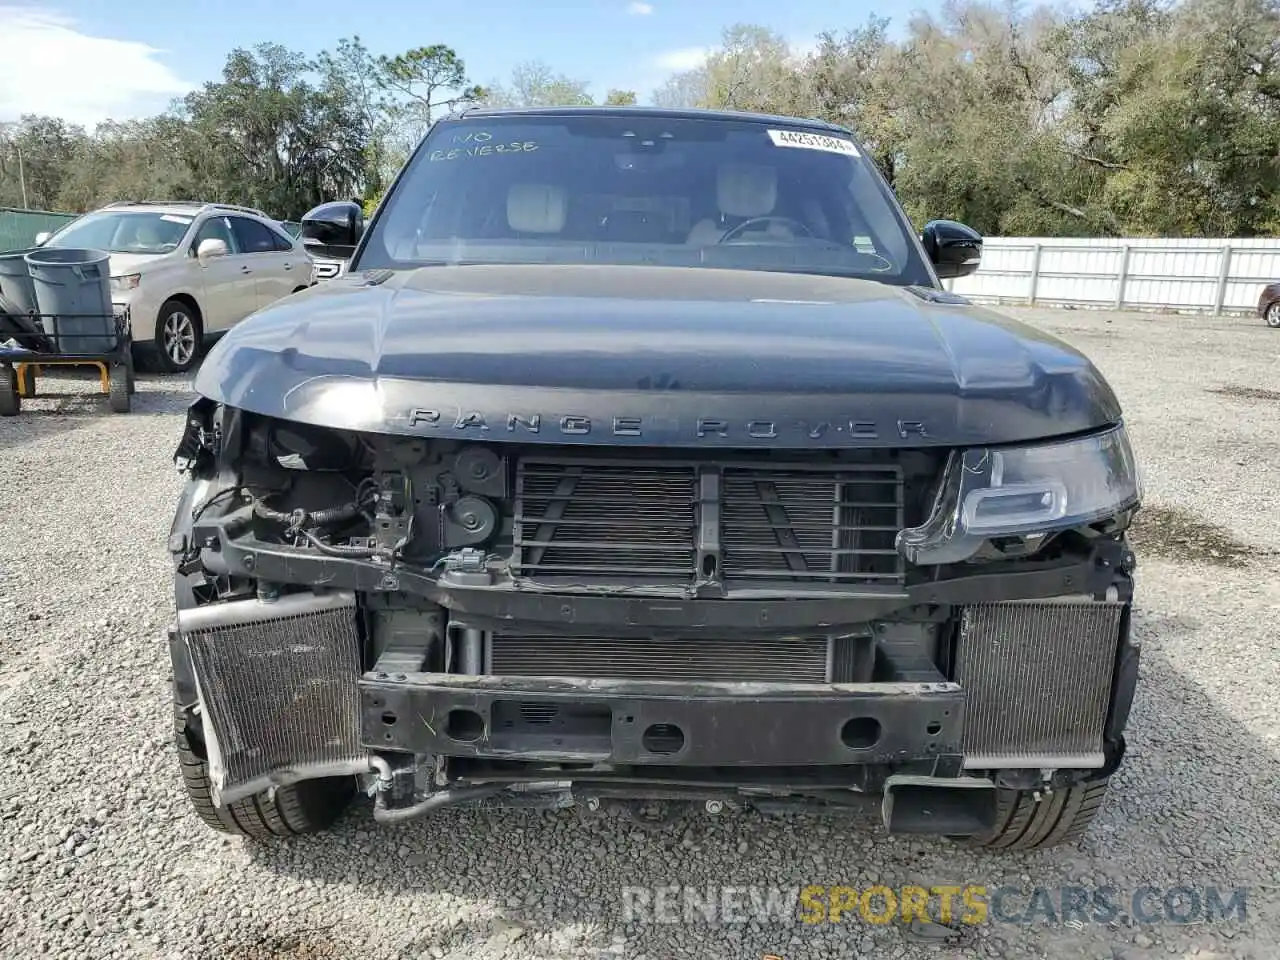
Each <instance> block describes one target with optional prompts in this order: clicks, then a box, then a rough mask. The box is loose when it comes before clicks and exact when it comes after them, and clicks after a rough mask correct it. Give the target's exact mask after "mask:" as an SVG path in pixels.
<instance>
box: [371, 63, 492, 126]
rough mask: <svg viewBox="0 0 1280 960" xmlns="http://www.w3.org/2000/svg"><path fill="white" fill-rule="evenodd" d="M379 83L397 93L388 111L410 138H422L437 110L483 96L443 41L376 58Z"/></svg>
mask: <svg viewBox="0 0 1280 960" xmlns="http://www.w3.org/2000/svg"><path fill="white" fill-rule="evenodd" d="M377 65H378V69H379V74H378V77H377V82H378V85H379V86H381V88H382V89H383V90H386V91H389V92H392V93H394V94H396V95H398V98H399V99H398V100H396V101H395V102H393V104H392V106H391V107H390V112H391V114H392V116H393V118H394V119H395V120H396V121H398V122H399V123H400V124H401V125H402V126H403V127H405V128H407V132H408V135H409V137H410V139H411V140H412V141H413V142H417V141H418V140H420V139H421V138H422V135H423V134H424V133H425V132H426V130H427V128H428V127H430V126H431V123H432V121H433V120H434V119H435V116H436V113H437V111H439V110H441V109H445V110H449V109H452V108H454V107H457V106H460V105H462V104H466V103H473V102H475V101H478V100H482V99H484V96H485V91H484V89H483V88H481V87H479V86H475V85H473V84H471V83H470V82H469V81H468V79H467V67H466V63H465V62H464V61H463V60H462V58H461V57H459V56H458V55H457V53H455V52H454V51H453V49H452V48H450V47H447V46H445V45H444V44H442V43H436V44H432V45H431V46H428V47H417V48H416V49H413V50H409V51H407V52H405V53H402V54H399V55H397V56H394V57H388V56H385V55H384V56H380V57H378V60H377Z"/></svg>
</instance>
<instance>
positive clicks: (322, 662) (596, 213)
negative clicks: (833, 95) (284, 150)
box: [169, 108, 1141, 848]
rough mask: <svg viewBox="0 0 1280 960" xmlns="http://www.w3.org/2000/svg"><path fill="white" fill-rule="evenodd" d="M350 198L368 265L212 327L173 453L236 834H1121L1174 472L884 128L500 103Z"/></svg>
mask: <svg viewBox="0 0 1280 960" xmlns="http://www.w3.org/2000/svg"><path fill="white" fill-rule="evenodd" d="M314 216H317V217H321V218H325V219H327V221H328V222H329V227H330V229H329V231H328V233H329V235H330V237H331V239H332V238H333V237H338V238H339V239H345V241H346V242H347V243H348V244H349V245H350V246H351V247H352V250H351V260H350V269H349V271H348V272H347V273H346V275H344V276H342V277H340V278H337V279H334V280H331V281H329V282H327V283H324V284H321V285H318V286H315V287H312V288H310V289H308V290H306V291H305V292H302V293H299V294H296V295H294V296H292V297H288V298H286V299H285V300H283V301H281V302H280V303H278V304H276V305H274V306H272V307H269V308H267V309H264V310H262V311H260V312H259V313H258V314H256V315H255V316H253V317H251V318H250V319H249V320H247V321H245V322H244V323H242V324H240V325H238V326H237V327H236V328H235V329H233V330H232V331H230V332H229V333H228V334H227V335H226V337H224V338H223V339H222V340H221V341H220V342H219V343H218V344H217V345H216V346H215V347H214V348H213V349H212V350H211V351H210V353H209V355H208V357H207V359H206V360H205V362H204V364H203V367H202V368H201V370H200V371H199V375H198V377H197V378H196V382H195V386H196V390H197V392H198V394H199V398H198V399H197V400H196V401H195V402H194V403H193V404H192V406H191V408H190V411H189V415H188V419H187V424H186V429H185V433H184V435H183V437H182V440H181V443H180V445H179V449H178V452H177V460H178V463H179V465H180V467H181V468H182V469H183V470H184V471H185V472H186V474H187V477H188V481H187V484H186V488H185V492H184V493H183V494H182V497H181V501H180V503H179V505H178V509H177V515H176V517H175V519H174V523H173V530H172V537H171V539H170V543H169V548H170V551H171V553H172V556H173V559H174V564H175V589H176V602H177V615H176V618H175V622H174V625H173V628H172V630H171V632H170V653H171V656H172V661H173V672H174V706H175V721H176V738H177V746H178V751H179V754H180V757H181V764H182V775H183V777H184V779H185V783H186V786H187V788H188V791H189V793H190V796H191V800H192V802H193V803H194V805H195V807H196V809H197V810H198V811H199V813H200V815H201V816H202V817H203V818H204V820H205V821H206V822H207V823H208V824H209V825H210V826H212V827H214V828H217V829H220V830H224V831H228V832H233V833H241V834H246V835H250V836H268V835H291V834H299V833H306V832H310V831H315V830H321V829H324V828H326V827H328V826H329V825H330V824H332V823H333V821H334V820H335V819H336V818H337V817H338V816H339V815H340V814H341V813H342V811H343V810H344V808H346V807H347V805H348V804H349V803H350V802H351V801H352V799H353V798H354V797H355V796H356V795H357V794H358V793H361V792H365V793H367V794H369V795H371V796H372V797H373V798H374V799H373V804H372V806H373V815H374V817H375V818H376V819H377V820H378V821H380V822H393V821H399V820H403V819H406V818H410V817H414V816H418V815H421V814H423V813H426V812H428V811H431V810H435V809H438V808H441V807H444V806H447V805H450V804H456V803H467V802H479V801H483V802H484V803H485V804H487V805H499V804H520V805H534V806H543V807H549V808H563V807H570V806H575V805H577V806H580V807H582V808H585V809H587V810H592V811H593V810H598V809H601V807H602V806H603V807H607V806H610V805H621V806H622V808H623V810H624V812H630V813H632V814H638V813H639V812H640V805H642V804H653V803H658V804H677V805H681V804H696V805H698V806H699V807H705V809H706V810H708V811H711V812H721V811H725V812H727V811H732V810H739V809H751V808H756V809H763V810H775V809H806V810H813V811H816V812H821V813H824V814H838V813H845V812H848V811H849V809H850V808H853V807H859V806H861V805H864V804H866V803H867V802H868V801H870V802H872V803H875V804H879V807H880V812H881V816H882V817H883V821H884V824H885V826H886V828H887V829H888V831H889V832H891V833H897V832H906V833H931V834H936V835H939V836H945V837H951V838H964V839H965V840H966V842H970V843H975V844H978V845H982V846H988V847H999V848H1026V847H1037V846H1048V845H1052V844H1056V843H1061V842H1063V841H1071V840H1074V839H1075V838H1077V837H1078V836H1080V834H1081V833H1082V832H1083V831H1084V829H1085V827H1086V826H1087V824H1088V823H1089V821H1090V819H1091V818H1092V816H1093V815H1094V813H1095V811H1096V810H1097V809H1098V807H1099V805H1100V803H1101V802H1102V799H1103V793H1104V791H1105V789H1106V784H1107V781H1108V777H1109V776H1110V775H1111V774H1112V773H1113V772H1114V771H1115V770H1116V768H1117V766H1118V765H1119V764H1120V762H1121V760H1122V757H1123V754H1124V737H1123V730H1124V727H1125V724H1126V720H1127V717H1128V714H1129V708H1130V703H1131V700H1132V697H1133V692H1134V686H1135V683H1136V680H1137V664H1138V648H1137V646H1136V645H1135V643H1134V641H1133V640H1132V639H1131V637H1130V627H1129V623H1130V610H1131V603H1132V595H1133V579H1132V578H1133V568H1134V557H1133V554H1132V553H1131V551H1130V549H1129V547H1128V544H1127V541H1126V530H1127V529H1128V526H1129V523H1130V520H1131V518H1132V517H1133V515H1134V512H1135V511H1136V510H1137V508H1138V505H1139V502H1140V499H1141V485H1140V481H1139V477H1138V470H1137V467H1136V465H1135V462H1134V456H1133V453H1132V450H1131V447H1130V443H1129V440H1128V439H1127V437H1126V433H1125V427H1124V424H1123V421H1122V417H1121V410H1120V405H1119V403H1118V402H1117V400H1116V397H1115V395H1114V394H1113V393H1112V391H1111V389H1110V388H1109V387H1108V385H1107V383H1106V382H1105V381H1104V379H1103V378H1102V376H1101V375H1100V374H1099V372H1098V371H1097V369H1095V367H1094V366H1093V365H1092V364H1091V363H1090V362H1089V361H1088V360H1087V359H1086V358H1085V357H1084V356H1082V355H1081V354H1080V353H1078V352H1076V351H1075V350H1073V349H1072V348H1070V347H1069V346H1067V345H1066V344H1064V343H1062V342H1060V341H1058V340H1055V339H1054V338H1052V337H1050V336H1048V335H1046V334H1044V333H1041V332H1039V331H1038V330H1035V329H1032V328H1030V327H1027V326H1024V325H1022V324H1020V323H1017V322H1014V321H1013V320H1011V319H1009V318H1008V317H1005V316H1003V315H1001V314H999V313H995V312H992V311H989V310H986V309H983V308H980V307H977V306H975V305H973V304H971V303H970V302H969V301H968V300H966V299H964V298H962V297H960V296H955V295H953V294H951V293H948V292H947V291H946V290H945V289H944V288H943V285H942V280H943V279H945V278H947V277H957V276H962V275H965V274H968V273H971V272H973V271H974V270H975V269H976V268H977V265H978V263H979V260H980V257H981V252H982V241H981V238H980V237H979V236H978V234H976V233H975V232H974V231H972V230H970V229H969V228H967V227H965V226H963V225H961V224H958V223H955V222H952V221H933V222H931V223H929V224H928V225H927V226H926V227H925V228H924V230H923V232H922V234H921V235H917V234H916V233H915V231H914V230H913V228H912V226H911V223H910V222H909V220H908V219H907V217H906V216H905V214H904V212H903V210H902V209H901V207H900V206H899V204H898V202H897V201H896V199H895V197H894V194H893V193H892V191H891V190H890V189H889V187H888V186H887V184H886V183H885V181H884V180H883V179H882V177H881V176H880V175H879V173H878V172H877V170H876V168H875V166H874V165H873V163H872V162H871V161H870V160H869V158H868V157H867V156H866V154H865V153H864V152H863V151H862V149H861V148H860V147H859V145H858V144H857V142H856V140H855V139H854V138H853V137H852V136H851V135H850V133H849V131H847V130H845V129H843V128H840V127H836V126H831V125H825V124H822V123H819V122H816V121H809V120H797V119H791V118H783V117H767V116H760V115H755V114H735V113H723V112H703V111H664V110H657V109H648V108H556V109H536V110H534V109H529V110H515V111H490V110H470V111H464V112H462V113H460V114H457V115H454V116H451V117H449V118H448V119H445V120H442V121H440V122H438V123H437V124H436V125H435V126H434V127H433V128H432V129H431V131H430V132H429V134H428V135H427V137H426V138H425V139H424V141H423V142H422V143H421V145H420V146H419V147H418V149H417V150H416V151H415V153H414V154H413V156H412V157H411V159H410V160H409V162H408V163H407V164H406V166H405V168H404V170H403V171H402V172H401V173H400V175H399V177H398V178H397V179H396V181H395V183H394V184H393V185H392V187H391V189H390V190H389V192H388V194H387V196H386V197H385V199H384V201H383V202H382V204H381V206H380V207H379V209H378V210H377V212H376V213H375V214H374V216H373V217H372V218H371V219H370V222H369V224H368V226H367V229H366V227H365V224H364V222H363V218H362V217H361V214H360V212H359V209H358V207H356V206H355V205H354V204H348V203H337V204H333V205H330V206H328V207H325V208H321V209H320V210H319V211H317V212H315V213H314ZM681 808H682V809H683V808H684V807H681Z"/></svg>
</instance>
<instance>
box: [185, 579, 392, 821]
mask: <svg viewBox="0 0 1280 960" xmlns="http://www.w3.org/2000/svg"><path fill="white" fill-rule="evenodd" d="M356 617H357V613H356V602H355V596H354V594H352V593H349V592H338V591H335V592H333V593H328V594H324V595H320V596H316V595H313V594H310V593H307V594H300V595H285V596H282V597H280V598H279V599H277V600H275V601H272V602H261V601H259V600H240V601H234V602H231V603H219V604H210V605H208V606H203V607H197V608H195V609H192V610H181V611H179V612H178V624H177V627H178V631H179V634H180V635H181V637H182V638H183V641H184V642H185V644H186V647H187V650H188V651H189V652H190V655H191V662H192V666H193V669H194V671H195V676H196V684H197V689H198V692H199V698H200V699H199V704H200V713H201V718H202V720H203V727H204V737H205V742H206V746H207V749H208V755H209V772H210V778H211V780H212V781H213V791H214V799H215V802H218V803H221V804H226V803H233V802H235V801H236V800H239V799H241V798H243V797H247V796H250V795H252V794H254V793H257V792H258V791H259V790H263V789H265V788H267V787H269V786H271V785H272V784H273V783H274V784H282V783H288V782H292V781H296V780H302V779H307V778H311V777H327V776H344V775H351V774H355V773H359V772H361V771H362V770H365V769H366V768H367V767H368V761H367V758H366V754H365V752H364V750H363V749H362V748H361V746H360V701H359V694H358V686H357V684H358V680H359V676H360V643H359V634H358V632H357V626H356V624H357V620H356Z"/></svg>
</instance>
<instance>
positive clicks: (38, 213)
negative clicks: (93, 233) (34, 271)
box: [0, 207, 77, 253]
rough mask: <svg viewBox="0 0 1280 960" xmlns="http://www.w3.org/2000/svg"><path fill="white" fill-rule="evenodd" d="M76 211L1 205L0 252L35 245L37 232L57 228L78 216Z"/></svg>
mask: <svg viewBox="0 0 1280 960" xmlns="http://www.w3.org/2000/svg"><path fill="white" fill-rule="evenodd" d="M76 216H77V215H76V214H74V213H50V212H49V211H48V210H15V209H14V208H13V207H0V253H7V252H8V251H10V250H24V249H26V248H27V247H31V246H35V242H36V234H37V233H40V232H41V231H44V230H48V231H50V232H52V231H54V230H57V229H58V228H59V227H60V226H62V225H63V224H64V223H66V222H67V221H68V220H74V219H75V218H76Z"/></svg>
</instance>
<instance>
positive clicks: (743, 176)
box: [716, 163, 778, 217]
mask: <svg viewBox="0 0 1280 960" xmlns="http://www.w3.org/2000/svg"><path fill="white" fill-rule="evenodd" d="M716 202H717V203H718V204H719V206H720V212H721V213H723V214H725V215H726V216H730V217H763V216H764V215H765V214H767V213H772V212H773V206H774V204H775V203H777V202H778V171H777V170H776V169H774V168H773V167H757V166H752V165H748V164H744V163H726V164H724V165H723V166H722V167H720V169H719V171H718V172H717V177H716Z"/></svg>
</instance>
